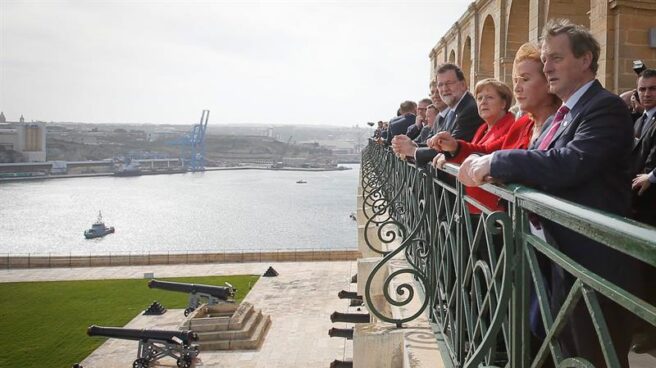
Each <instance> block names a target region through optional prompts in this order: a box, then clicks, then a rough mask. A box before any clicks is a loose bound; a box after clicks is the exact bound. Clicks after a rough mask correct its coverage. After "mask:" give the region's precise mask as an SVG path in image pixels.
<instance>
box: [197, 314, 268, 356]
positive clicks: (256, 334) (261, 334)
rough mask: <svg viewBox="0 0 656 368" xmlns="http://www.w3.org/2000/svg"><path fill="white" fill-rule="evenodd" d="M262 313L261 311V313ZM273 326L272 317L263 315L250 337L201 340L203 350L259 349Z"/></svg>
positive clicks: (199, 344)
mask: <svg viewBox="0 0 656 368" xmlns="http://www.w3.org/2000/svg"><path fill="white" fill-rule="evenodd" d="M259 314H260V315H262V314H261V313H259ZM270 326H271V317H270V316H264V315H262V318H259V321H258V323H257V324H256V327H255V329H254V330H253V333H252V335H251V336H250V337H249V338H244V339H235V340H214V341H199V342H198V346H199V347H200V350H201V351H209V350H247V349H259V348H260V346H261V345H262V342H263V341H264V338H265V337H266V334H267V332H268V331H269V327H270Z"/></svg>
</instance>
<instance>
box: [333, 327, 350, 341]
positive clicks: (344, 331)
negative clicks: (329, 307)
mask: <svg viewBox="0 0 656 368" xmlns="http://www.w3.org/2000/svg"><path fill="white" fill-rule="evenodd" d="M328 336H330V337H343V338H345V339H347V340H353V327H351V328H335V327H333V328H331V329H330V330H328Z"/></svg>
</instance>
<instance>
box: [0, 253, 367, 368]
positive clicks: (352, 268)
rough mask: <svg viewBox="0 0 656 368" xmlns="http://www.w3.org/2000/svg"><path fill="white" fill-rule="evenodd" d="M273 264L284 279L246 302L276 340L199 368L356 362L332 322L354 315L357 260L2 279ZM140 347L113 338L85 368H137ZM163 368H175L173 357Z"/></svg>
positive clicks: (149, 323) (37, 276)
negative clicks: (350, 294)
mask: <svg viewBox="0 0 656 368" xmlns="http://www.w3.org/2000/svg"><path fill="white" fill-rule="evenodd" d="M269 266H273V268H275V269H276V271H278V272H279V274H280V275H279V276H278V277H271V278H266V277H263V278H260V279H259V281H258V282H257V283H256V284H255V286H254V287H253V289H252V290H251V291H250V293H249V294H248V296H247V297H246V300H247V301H249V302H251V303H253V305H254V306H255V308H256V309H261V310H262V311H263V313H265V314H268V315H270V316H271V320H272V324H271V328H270V329H269V332H268V335H267V337H266V339H265V341H264V343H263V345H262V347H261V348H260V349H259V350H257V351H218V352H215V353H208V352H203V353H201V355H200V358H201V359H200V362H198V363H197V364H196V366H197V367H240V368H259V367H267V368H282V367H285V368H287V367H328V366H329V365H330V362H332V361H333V360H334V359H345V358H349V359H350V358H351V356H352V344H351V343H350V341H348V342H347V341H346V340H345V339H343V338H331V337H329V336H328V330H329V329H330V328H331V327H340V328H344V327H347V326H346V324H343V323H337V324H333V323H331V322H330V314H331V313H332V312H334V311H340V312H346V311H348V307H347V306H348V301H346V300H340V299H338V298H337V293H338V292H339V291H340V290H342V289H347V290H349V289H350V288H353V290H354V286H355V284H350V280H351V276H352V275H353V274H355V273H356V271H357V267H356V263H355V262H288V263H267V264H263V263H243V264H204V265H164V266H133V267H98V268H77V269H31V270H0V282H13V281H44V280H80V279H110V278H142V277H143V275H144V273H146V272H153V273H154V274H155V277H168V276H197V275H198V276H200V275H235V274H262V273H264V271H266V269H267V268H268V267H269ZM183 319H184V316H183V314H182V311H181V310H170V311H168V312H166V314H164V315H163V316H148V317H142V316H139V317H136V318H135V319H134V320H132V321H131V322H130V323H129V324H128V326H129V327H132V328H143V327H150V328H160V329H161V328H174V327H176V326H177V325H178V324H179V323H180V322H181V321H182V320H183ZM136 351H137V343H136V342H132V341H121V340H114V339H110V340H108V341H107V342H106V343H105V344H103V345H102V346H101V347H100V348H98V349H97V350H96V351H95V352H94V353H92V354H91V355H90V356H89V357H87V359H85V360H84V361H82V362H81V364H82V365H83V366H84V367H85V368H109V367H112V368H113V367H121V368H123V367H131V366H132V361H133V360H134V359H135V357H136ZM163 363H164V364H163V365H160V366H162V367H168V366H170V367H175V362H174V361H173V360H166V361H164V362H163Z"/></svg>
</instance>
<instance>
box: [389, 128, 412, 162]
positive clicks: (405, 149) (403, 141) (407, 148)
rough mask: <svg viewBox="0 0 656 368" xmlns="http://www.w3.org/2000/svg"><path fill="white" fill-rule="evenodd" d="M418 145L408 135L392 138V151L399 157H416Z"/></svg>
mask: <svg viewBox="0 0 656 368" xmlns="http://www.w3.org/2000/svg"><path fill="white" fill-rule="evenodd" d="M416 150H417V145H416V143H415V142H413V141H412V140H411V139H410V137H408V136H407V135H404V134H401V135H397V136H395V137H394V138H392V151H394V153H395V154H396V155H397V156H403V157H415V151H416Z"/></svg>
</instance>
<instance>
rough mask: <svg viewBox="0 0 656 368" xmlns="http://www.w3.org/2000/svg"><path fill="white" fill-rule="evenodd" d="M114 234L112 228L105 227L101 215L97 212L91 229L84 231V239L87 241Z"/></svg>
mask: <svg viewBox="0 0 656 368" xmlns="http://www.w3.org/2000/svg"><path fill="white" fill-rule="evenodd" d="M113 232H114V226H110V227H107V226H105V223H104V222H103V220H102V213H100V211H98V219H97V220H96V222H95V223H94V224H93V225H91V229H88V230H85V231H84V237H85V238H87V239H93V238H99V237H102V236H105V235H107V234H111V233H113Z"/></svg>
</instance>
